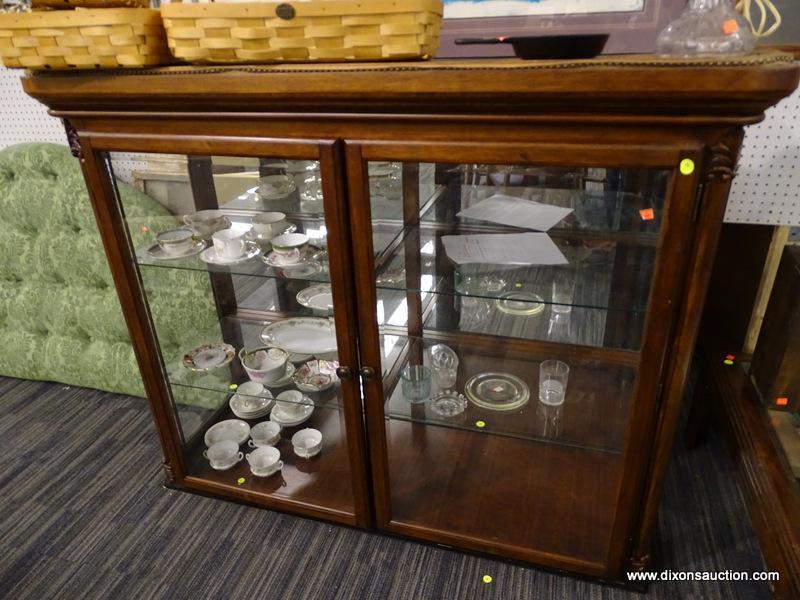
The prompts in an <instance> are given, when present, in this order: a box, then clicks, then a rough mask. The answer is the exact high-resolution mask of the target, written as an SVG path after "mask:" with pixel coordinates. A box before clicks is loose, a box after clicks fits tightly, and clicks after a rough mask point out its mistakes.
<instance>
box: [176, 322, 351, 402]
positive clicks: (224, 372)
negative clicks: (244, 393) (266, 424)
mask: <svg viewBox="0 0 800 600" xmlns="http://www.w3.org/2000/svg"><path fill="white" fill-rule="evenodd" d="M264 314H265V315H266V314H267V313H264ZM286 318H290V317H286ZM280 320H282V319H281V318H280V317H277V316H274V315H273V316H272V317H271V318H269V319H267V318H265V319H264V320H258V321H254V320H250V319H244V318H237V317H226V318H223V319H221V320H220V322H219V328H218V332H219V333H218V336H219V337H217V338H216V339H213V338H209V339H198V338H194V339H193V340H190V339H189V338H188V336H189V335H190V332H187V334H186V335H187V338H186V342H185V343H184V344H178V345H177V346H175V348H174V350H172V353H171V354H168V353H167V352H166V350H165V351H164V360H165V362H166V364H165V370H166V373H167V379H168V381H169V383H170V385H171V386H176V387H180V388H185V389H186V390H195V391H196V392H197V394H195V397H194V398H192V399H191V401H192V402H193V403H195V404H201V405H208V406H209V407H211V408H213V407H215V406H216V407H218V406H220V405H221V404H222V403H224V402H227V400H228V399H229V398H228V396H229V395H230V394H232V393H233V392H235V391H236V390H235V388H234V387H232V386H237V387H238V386H239V385H241V384H242V383H244V382H247V381H249V380H250V379H249V377H248V376H247V373H246V372H245V371H244V369H243V368H242V366H241V363H240V361H239V357H238V352H239V350H240V349H241V348H257V347H260V346H264V345H266V344H265V343H264V342H263V341H262V340H261V331H262V330H263V329H264V326H265V325H267V324H268V323H272V322H278V321H280ZM223 333H224V336H223ZM223 337H225V339H228V340H229V343H232V345H233V346H234V349H235V350H236V353H237V356H236V357H235V358H234V359H233V360H232V361H231V362H230V363H229V364H227V365H223V366H221V367H217V368H214V369H211V370H209V371H201V372H197V371H192V370H190V369H188V368H187V367H185V366H184V365H183V356H184V354H185V353H186V352H187V351H189V350H190V349H191V348H193V347H194V346H196V345H200V344H204V343H213V342H219V341H222V338H223ZM231 340H235V341H234V342H231ZM293 356H294V364H295V367H296V368H299V367H300V366H301V365H302V364H303V363H304V362H306V361H308V360H312V359H313V358H315V357H313V356H312V355H308V357H307V358H303V357H298V356H297V355H293ZM323 358H324V359H325V360H336V356H335V355H325V356H323ZM264 387H265V388H266V389H268V390H269V391H270V393H271V394H272V395H273V397H276V401H278V402H282V400H278V399H277V396H278V394H280V393H281V392H283V391H286V390H296V389H298V388H297V386H296V385H295V384H294V383H293V382H291V381H290V382H288V383H286V384H284V385H281V386H275V385H270V384H269V383H265V384H264ZM304 393H305V394H306V395H307V396H308V398H309V399H310V400H312V401H313V403H314V405H315V406H316V407H318V408H326V409H330V408H333V409H336V410H340V409H341V406H342V402H341V397H340V385H339V384H338V383H336V384H335V385H334V386H333V387H331V388H329V389H327V390H324V391H320V392H304ZM182 394H189V392H182ZM220 394H222V395H223V396H224V398H222V397H221V396H220ZM173 395H176V394H175V392H174V391H173ZM178 395H179V396H180V394H178ZM198 396H199V397H198ZM178 401H179V402H180V398H178Z"/></svg>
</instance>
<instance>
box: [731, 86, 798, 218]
mask: <svg viewBox="0 0 800 600" xmlns="http://www.w3.org/2000/svg"><path fill="white" fill-rule="evenodd" d="M798 167H800V91H798V90H795V92H794V94H792V95H791V96H789V97H788V98H785V99H784V100H782V101H781V102H780V103H779V104H778V105H777V106H774V107H772V108H770V109H769V110H767V113H766V118H765V119H764V121H762V122H761V123H759V124H757V125H752V126H750V127H748V128H747V129H745V137H744V143H743V145H742V153H741V157H740V158H739V167H738V170H737V174H736V177H735V178H734V180H733V186H732V187H731V194H730V198H729V199H728V209H727V211H726V213H725V221H727V222H729V223H758V224H762V225H793V226H797V225H800V173H799V172H798Z"/></svg>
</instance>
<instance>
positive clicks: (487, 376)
mask: <svg viewBox="0 0 800 600" xmlns="http://www.w3.org/2000/svg"><path fill="white" fill-rule="evenodd" d="M464 392H465V393H466V395H467V398H469V401H470V402H472V403H473V404H475V405H476V406H480V407H481V408H486V409H488V410H514V409H517V408H519V407H520V406H525V404H527V402H528V398H530V390H529V389H528V385H527V384H526V383H525V382H524V381H522V379H520V378H519V377H517V376H516V375H512V374H511V373H479V374H478V375H475V376H474V377H472V378H471V379H470V380H469V381H467V384H466V385H465V386H464Z"/></svg>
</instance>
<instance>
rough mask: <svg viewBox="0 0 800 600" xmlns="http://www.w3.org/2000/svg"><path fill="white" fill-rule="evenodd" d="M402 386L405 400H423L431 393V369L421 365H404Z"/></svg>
mask: <svg viewBox="0 0 800 600" xmlns="http://www.w3.org/2000/svg"><path fill="white" fill-rule="evenodd" d="M402 386H403V396H405V397H406V400H408V401H409V402H412V403H418V402H425V401H426V400H427V399H428V398H429V397H430V395H431V370H430V369H429V368H428V367H425V366H423V365H406V368H405V369H403V376H402Z"/></svg>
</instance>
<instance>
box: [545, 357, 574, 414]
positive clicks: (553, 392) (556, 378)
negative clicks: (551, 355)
mask: <svg viewBox="0 0 800 600" xmlns="http://www.w3.org/2000/svg"><path fill="white" fill-rule="evenodd" d="M568 378H569V365H567V363H564V362H561V361H560V360H546V361H544V362H542V364H541V365H539V401H540V402H542V403H543V404H547V405H548V406H560V405H561V404H563V403H564V395H565V394H566V392H567V379H568Z"/></svg>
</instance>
